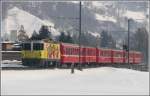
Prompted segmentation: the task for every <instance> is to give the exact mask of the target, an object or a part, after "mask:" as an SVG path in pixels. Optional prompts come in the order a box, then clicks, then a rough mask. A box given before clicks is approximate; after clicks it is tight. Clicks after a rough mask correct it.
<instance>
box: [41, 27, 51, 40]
mask: <svg viewBox="0 0 150 96" xmlns="http://www.w3.org/2000/svg"><path fill="white" fill-rule="evenodd" d="M39 39H40V40H42V39H51V32H50V31H49V30H48V26H45V25H42V26H41V29H40V31H39Z"/></svg>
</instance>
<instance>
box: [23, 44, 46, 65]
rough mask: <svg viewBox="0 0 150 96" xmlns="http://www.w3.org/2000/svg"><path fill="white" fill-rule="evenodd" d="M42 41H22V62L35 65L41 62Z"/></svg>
mask: <svg viewBox="0 0 150 96" xmlns="http://www.w3.org/2000/svg"><path fill="white" fill-rule="evenodd" d="M43 51H44V43H43V42H42V41H31V42H23V43H22V64H23V65H26V66H28V65H29V66H36V65H39V64H40V63H42V62H43V60H44V58H43V57H44V56H43Z"/></svg>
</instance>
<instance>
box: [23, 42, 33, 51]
mask: <svg viewBox="0 0 150 96" xmlns="http://www.w3.org/2000/svg"><path fill="white" fill-rule="evenodd" d="M22 49H23V50H31V43H23V44H22Z"/></svg>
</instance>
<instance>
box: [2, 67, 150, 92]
mask: <svg viewBox="0 0 150 96" xmlns="http://www.w3.org/2000/svg"><path fill="white" fill-rule="evenodd" d="M70 72H71V70H70V69H43V70H2V71H1V77H2V78H1V92H2V95H112V94H113V95H148V94H149V72H141V71H135V70H131V69H123V68H112V67H101V68H90V69H83V71H79V70H75V74H71V73H70Z"/></svg>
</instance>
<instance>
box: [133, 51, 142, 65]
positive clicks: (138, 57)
mask: <svg viewBox="0 0 150 96" xmlns="http://www.w3.org/2000/svg"><path fill="white" fill-rule="evenodd" d="M141 62H142V54H141V52H134V64H139V63H141Z"/></svg>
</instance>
